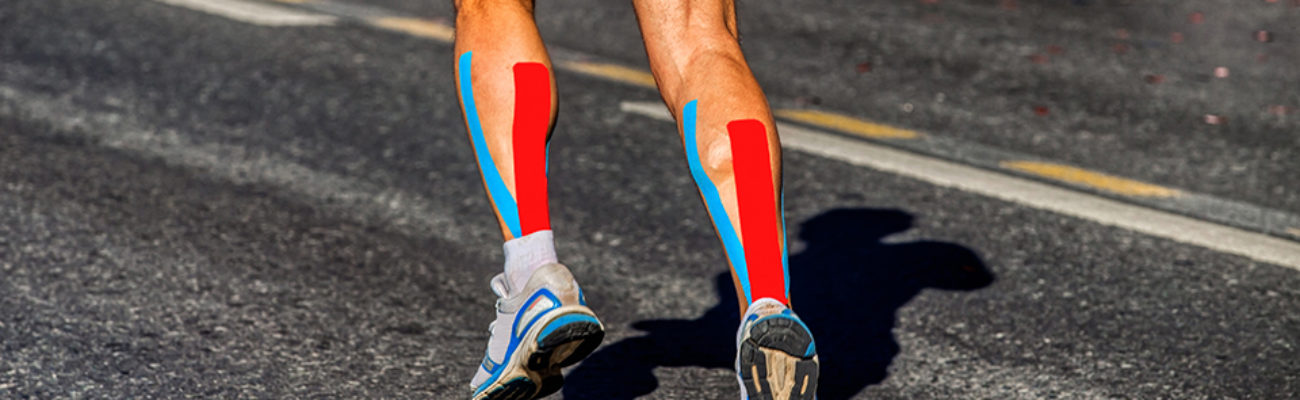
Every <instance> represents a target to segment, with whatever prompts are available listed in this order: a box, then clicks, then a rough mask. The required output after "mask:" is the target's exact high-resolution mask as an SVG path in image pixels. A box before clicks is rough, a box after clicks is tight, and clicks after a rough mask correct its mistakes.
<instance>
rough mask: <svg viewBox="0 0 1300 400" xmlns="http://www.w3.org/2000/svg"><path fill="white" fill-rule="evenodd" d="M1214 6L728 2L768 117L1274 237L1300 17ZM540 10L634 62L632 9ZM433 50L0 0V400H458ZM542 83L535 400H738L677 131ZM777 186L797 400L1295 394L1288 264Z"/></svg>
mask: <svg viewBox="0 0 1300 400" xmlns="http://www.w3.org/2000/svg"><path fill="white" fill-rule="evenodd" d="M214 1H215V0H214ZM1240 3H1242V4H1232V5H1227V4H1226V3H1223V2H1216V1H1209V0H1197V1H1166V2H1125V1H1082V0H1080V1H1072V2H1070V1H1040V2H1030V1H1022V2H1018V3H1017V2H1014V1H1011V2H1007V1H968V2H958V1H947V0H945V1H941V2H940V1H933V2H932V1H911V2H860V1H808V0H803V1H750V2H746V3H743V4H742V5H741V7H742V8H741V11H742V21H741V29H742V32H743V34H744V45H745V48H746V49H747V51H748V52H749V54H750V62H751V63H752V64H754V66H755V69H756V72H757V74H758V75H759V78H760V81H761V82H762V84H763V85H764V86H765V87H766V88H768V91H769V95H770V97H771V98H772V102H773V104H774V105H778V106H782V107H820V108H825V109H830V110H837V111H840V112H843V113H847V114H853V115H862V116H869V117H871V118H873V119H875V120H878V121H883V122H886V123H890V124H895V125H899V126H905V127H908V128H911V129H917V130H920V131H924V132H926V133H927V134H929V135H935V136H942V137H952V138H955V139H959V140H963V141H967V142H970V143H979V144H982V145H988V146H994V147H998V148H1003V149H1007V150H1010V151H1017V152H1022V153H1026V154H1033V155H1035V156H1039V157H1043V158H1048V159H1053V160H1060V161H1062V162H1067V163H1070V164H1074V165H1080V166H1084V167H1089V168H1093V169H1096V170H1099V171H1103V172H1107V173H1110V174H1115V175H1119V176H1125V177H1130V178H1134V179H1140V180H1143V181H1148V182H1155V183H1158V184H1162V185H1169V186H1171V187H1176V188H1179V189H1182V190H1188V191H1193V192H1198V193H1207V194H1210V195H1215V196H1219V197H1223V198H1227V199H1231V200H1235V201H1242V202H1248V203H1251V204H1258V205H1260V206H1264V207H1270V208H1273V209H1278V210H1283V211H1287V212H1300V184H1297V178H1296V177H1295V174H1296V171H1300V135H1297V134H1296V132H1297V131H1300V113H1296V112H1295V109H1296V107H1297V106H1300V91H1296V90H1294V88H1295V87H1296V85H1297V84H1300V74H1297V73H1296V72H1295V69H1294V66H1295V65H1296V64H1297V63H1298V62H1300V46H1296V42H1297V41H1300V32H1297V29H1298V28H1297V26H1300V23H1297V22H1298V21H1300V4H1293V2H1291V1H1289V0H1282V1H1278V2H1270V1H1266V0H1259V1H1249V2H1246V1H1242V2H1240ZM369 4H371V5H374V6H380V7H384V8H386V9H388V10H392V11H394V12H399V13H404V14H408V15H410V16H412V17H418V18H428V19H437V18H450V17H451V16H452V15H453V14H452V10H451V7H450V5H449V4H447V3H446V2H444V1H424V0H420V1H416V0H382V1H379V0H377V1H371V2H369ZM538 17H539V20H540V21H541V22H542V28H543V34H544V36H546V37H547V38H548V39H549V40H551V43H552V44H553V45H556V46H563V47H564V48H566V49H571V50H575V51H579V52H583V53H586V54H592V55H596V56H600V57H604V58H607V59H612V60H617V61H620V62H622V63H625V64H627V65H644V54H643V52H642V50H641V45H640V43H639V42H638V38H637V36H636V28H635V26H634V25H633V24H632V23H633V19H632V18H633V16H632V11H631V9H630V6H629V5H628V4H626V2H611V1H604V0H585V1H577V0H572V1H546V2H542V4H540V5H539V10H538ZM1261 30H1262V31H1269V32H1271V42H1269V41H1260V40H1257V35H1258V34H1257V31H1261ZM593 32H599V33H593ZM1175 33H1177V35H1175ZM1175 38H1176V39H1175ZM452 60H453V54H452V50H451V47H450V46H449V45H446V44H445V43H442V42H437V41H430V40H427V39H424V38H420V37H416V36H411V35H404V34H399V33H394V32H388V31H383V30H380V29H374V28H372V27H367V26H363V25H359V24H349V23H336V24H332V25H307V26H267V25H258V24H250V23H248V22H246V21H240V20H237V19H231V18H227V17H223V16H219V15H214V14H212V13H209V12H201V11H196V10H194V9H191V8H186V7H179V6H176V5H173V4H165V3H163V2H159V1H153V0H5V1H4V2H3V3H0V398H40V399H45V398H132V399H144V398H182V397H200V398H436V399H445V398H463V397H465V395H466V393H467V391H468V388H467V384H468V380H469V377H470V376H471V375H472V373H473V370H474V368H476V366H477V365H478V363H479V361H480V360H481V357H482V354H483V353H482V352H483V347H484V344H485V341H486V338H487V324H488V323H489V322H490V321H491V319H492V317H493V314H492V305H493V302H494V300H495V298H494V296H493V295H492V293H491V292H490V291H489V290H488V286H487V282H488V279H489V278H490V277H491V276H492V275H493V274H494V273H495V272H496V271H497V270H498V269H499V265H500V248H499V247H498V235H499V234H498V231H497V228H496V225H495V223H494V222H493V220H492V215H491V212H490V209H489V206H488V204H487V201H486V197H485V196H484V194H483V193H482V186H481V185H480V183H479V182H478V172H477V170H476V166H475V164H474V162H473V159H472V157H471V153H470V151H469V144H468V140H467V139H466V138H465V135H464V133H463V130H462V129H463V126H462V122H461V117H460V112H459V108H458V106H457V103H456V94H455V91H454V82H453V79H452V78H453V69H452V67H453V63H452ZM1216 67H1224V68H1227V69H1228V70H1229V71H1230V74H1229V76H1227V77H1222V78H1221V77H1216V76H1215V73H1216V71H1215V68H1216ZM1220 75H1222V74H1220ZM556 79H557V80H558V86H559V96H560V99H561V101H560V111H559V115H560V117H559V122H558V126H557V130H556V135H555V139H554V141H553V142H552V144H551V146H550V151H551V153H550V159H551V165H550V176H551V182H553V183H552V186H551V193H552V196H553V197H552V200H551V204H552V217H553V225H554V226H555V227H556V237H557V241H558V243H557V244H558V246H559V248H558V251H559V252H560V256H561V259H562V260H564V261H565V262H566V263H568V264H569V265H570V266H571V267H572V269H573V270H574V272H575V273H576V274H577V275H578V276H579V279H580V281H581V282H582V283H583V285H584V288H585V290H586V292H587V295H588V297H589V301H590V302H591V303H592V305H593V308H594V309H595V310H596V312H597V313H598V314H599V315H600V316H601V318H602V319H603V321H604V323H605V325H606V327H607V329H608V336H607V337H606V340H605V343H604V345H603V346H602V347H601V348H600V349H599V350H597V352H596V353H594V354H593V355H592V357H590V358H589V359H588V360H587V361H585V362H583V363H582V364H579V365H578V366H576V367H574V368H573V369H571V370H570V371H569V372H568V383H567V385H566V386H565V388H564V390H563V391H561V393H559V394H557V395H556V396H554V397H556V398H566V399H630V398H656V399H660V398H662V399H712V398H735V397H736V395H737V389H736V382H735V378H734V375H733V373H732V372H731V370H730V368H731V367H730V365H731V360H732V358H731V357H732V355H733V353H732V352H733V346H734V344H733V343H732V335H733V334H734V328H735V318H736V315H735V314H736V306H735V304H734V301H733V299H734V296H733V292H732V289H730V288H729V287H727V286H726V285H727V284H728V283H729V278H727V277H726V275H725V274H726V266H725V261H724V258H723V254H722V252H721V251H720V249H719V248H718V246H717V241H716V239H715V238H714V237H713V233H712V227H711V225H710V224H709V220H708V218H707V216H706V214H705V212H704V210H703V207H702V206H701V205H700V203H699V200H698V198H697V196H696V194H695V186H694V185H693V183H692V182H691V180H690V177H689V173H688V171H687V168H686V165H685V163H684V162H682V161H683V160H682V156H681V154H680V153H681V151H680V142H679V140H678V138H677V136H676V134H675V133H674V131H673V126H672V125H671V124H669V123H666V122H663V121H660V120H657V119H653V118H649V117H646V116H643V115H638V114H633V113H627V112H625V111H623V109H621V108H620V103H622V102H625V101H654V100H656V99H657V96H656V94H655V93H654V92H653V91H649V90H646V89H643V88H638V87H634V86H629V85H625V84H620V83H617V82H613V81H609V80H602V79H597V78H593V77H590V76H585V75H580V74H574V73H571V72H563V71H561V72H559V73H558V74H557V78H556ZM1206 114H1211V115H1215V116H1219V117H1223V120H1218V121H1217V122H1219V123H1217V124H1209V123H1206V120H1205V115H1206ZM785 168H786V173H785V183H786V192H785V199H786V205H787V208H786V216H787V220H788V224H789V228H790V238H791V240H790V242H791V260H790V266H791V278H792V281H793V288H792V291H793V295H792V297H793V299H794V301H795V307H796V309H797V310H799V312H800V314H801V315H803V316H804V317H805V318H806V320H807V321H808V322H809V325H810V326H811V327H812V330H813V332H814V334H815V336H816V338H817V340H818V347H819V350H820V353H821V357H822V361H823V364H822V369H823V373H822V380H821V386H822V388H821V392H820V394H819V397H820V398H821V399H824V400H839V399H850V398H872V399H955V398H961V399H967V398H970V399H1042V398H1058V399H1111V398H1114V399H1154V398H1176V399H1229V398H1231V399H1285V398H1297V397H1300V396H1297V395H1296V393H1300V363H1298V362H1297V361H1300V350H1298V349H1297V347H1300V313H1297V312H1296V310H1297V309H1300V271H1297V269H1296V266H1286V265H1275V264H1269V263H1263V262H1259V261H1255V260H1253V259H1251V258H1248V257H1242V256H1239V255H1232V254H1227V253H1224V252H1219V251H1215V250H1210V249H1208V248H1204V247H1199V246H1194V245H1190V244H1185V243H1183V242H1180V241H1177V240H1173V239H1170V238H1165V237H1155V236H1149V235H1146V234H1142V233H1137V232H1134V231H1130V230H1126V229H1122V228H1118V227H1114V226H1109V225H1104V224H1100V223H1096V222H1092V221H1090V220H1086V219H1080V218H1076V217H1072V216H1067V215H1063V214H1061V213H1056V212H1051V211H1046V210H1042V209H1038V208H1033V207H1028V206H1025V205H1022V204H1019V203H1016V202H1009V201H1005V200H999V199H995V198H992V197H986V196H983V195H979V194H975V193H971V192H969V191H964V190H960V189H957V188H953V187H946V186H940V185H934V184H931V183H927V182H926V181H923V180H917V179H913V178H909V177H903V176H899V175H896V174H891V173H887V172H883V171H880V170H875V169H871V168H864V167H862V166H859V165H854V164H851V163H847V162H843V161H839V160H834V159H828V158H824V157H820V156H817V155H814V154H810V153H807V152H800V151H788V152H786V164H785Z"/></svg>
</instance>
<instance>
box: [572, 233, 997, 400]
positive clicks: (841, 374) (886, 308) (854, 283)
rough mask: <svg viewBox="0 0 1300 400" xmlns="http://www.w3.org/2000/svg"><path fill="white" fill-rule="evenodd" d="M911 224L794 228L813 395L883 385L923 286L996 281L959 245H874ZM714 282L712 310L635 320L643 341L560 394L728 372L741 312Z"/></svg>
mask: <svg viewBox="0 0 1300 400" xmlns="http://www.w3.org/2000/svg"><path fill="white" fill-rule="evenodd" d="M911 226H912V215H911V214H908V213H905V212H902V211H898V210H881V209H836V210H831V211H828V212H826V213H823V214H821V215H818V216H817V217H814V218H812V219H810V220H808V221H806V222H804V223H803V224H802V225H801V228H800V231H799V232H800V233H799V239H800V240H802V241H803V242H804V243H806V244H807V248H806V249H805V250H804V251H802V252H800V253H799V254H795V255H793V256H791V257H790V281H791V287H790V291H791V298H792V299H793V301H794V308H795V310H796V311H797V312H798V313H799V315H800V317H802V318H803V319H804V320H805V322H807V323H808V325H809V327H810V329H812V331H813V336H814V338H815V339H816V340H817V349H818V354H819V357H820V358H821V371H822V372H821V379H820V381H819V382H820V383H819V384H820V388H819V390H818V397H819V398H821V399H823V400H840V399H847V398H850V397H852V396H853V395H855V394H857V393H858V392H860V391H862V389H864V388H866V387H867V386H868V385H871V384H875V383H879V382H880V381H882V380H884V379H885V375H886V367H888V366H889V363H890V362H891V361H893V359H894V356H895V355H897V354H898V343H897V342H896V341H895V340H894V336H893V333H892V329H893V327H894V321H895V314H896V313H897V311H898V308H899V307H902V306H903V305H904V304H907V302H908V301H909V300H911V299H912V297H913V296H916V294H917V293H919V292H920V291H921V289H925V288H938V289H946V290H975V289H979V288H982V287H985V286H987V285H988V284H990V283H992V282H993V275H992V273H990V272H989V271H988V270H987V269H986V268H985V267H984V263H983V262H982V261H981V260H980V258H979V256H978V255H976V254H975V252H974V251H972V250H970V249H968V248H966V247H963V246H961V245H958V244H954V243H946V242H933V241H917V242H906V243H882V242H881V239H883V238H884V237H886V236H889V235H892V234H895V233H899V232H903V231H906V230H908V229H910V228H911ZM716 283H717V285H716V290H717V294H718V304H717V305H716V306H714V307H713V308H711V309H709V310H708V311H707V312H705V313H704V315H703V316H701V317H700V318H698V319H694V320H647V321H640V322H636V323H633V324H632V327H633V328H636V329H638V330H641V331H644V332H645V335H642V336H636V337H631V338H627V339H624V340H622V341H619V342H616V343H611V344H608V345H606V346H604V347H601V348H600V350H598V351H596V352H595V353H593V354H592V355H591V357H589V358H588V359H587V360H586V361H584V362H583V363H582V364H580V365H579V366H578V367H577V368H575V369H574V370H573V371H572V372H570V373H569V375H568V377H567V379H566V383H565V385H564V397H565V398H566V399H632V398H636V397H640V396H643V395H646V394H649V393H651V392H653V391H654V390H655V388H656V387H658V386H659V384H658V381H657V380H656V379H655V377H654V374H653V371H654V369H655V368H658V367H679V366H699V367H707V368H724V369H728V370H730V369H732V368H733V367H732V365H733V357H734V356H735V347H736V345H735V339H734V337H735V330H736V325H737V321H739V320H740V317H739V311H738V307H737V305H736V301H735V290H734V289H732V287H731V286H732V283H731V276H730V275H729V274H725V273H724V274H720V275H719V276H718V277H717V279H716Z"/></svg>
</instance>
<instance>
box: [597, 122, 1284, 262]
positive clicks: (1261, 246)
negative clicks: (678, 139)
mask: <svg viewBox="0 0 1300 400" xmlns="http://www.w3.org/2000/svg"><path fill="white" fill-rule="evenodd" d="M621 108H622V109H623V111H625V112H631V113H637V114H641V115H646V116H649V117H653V118H657V119H661V120H665V121H672V120H673V119H672V115H670V114H669V113H668V109H666V108H664V106H663V104H662V103H659V102H623V103H622V104H621ZM777 126H778V127H779V129H780V130H781V145H782V147H785V148H789V149H793V150H798V151H802V152H805V153H809V154H813V155H817V156H821V157H825V158H830V159H835V160H840V161H845V162H848V163H850V164H854V165H860V166H864V167H869V168H872V169H877V170H880V171H885V172H890V173H894V174H898V175H903V176H907V177H910V178H915V179H920V180H923V181H926V182H930V183H933V184H936V185H939V186H945V187H951V188H956V189H960V190H964V191H967V192H972V193H977V194H981V195H985V196H989V197H994V198H998V199H1002V200H1007V201H1010V202H1013V203H1018V204H1023V205H1026V206H1029V207H1034V208H1038V209H1043V210H1048V211H1053V212H1057V213H1060V214H1065V215H1070V216H1074V217H1078V218H1083V219H1087V220H1091V221H1095V222H1100V223H1102V224H1106V225H1111V226H1117V227H1120V228H1124V229H1128V230H1132V231H1136V232H1141V233H1145V234H1148V235H1153V236H1159V237H1163V238H1167V239H1172V240H1176V241H1179V242H1183V243H1188V244H1192V245H1197V246H1201V247H1205V248H1208V249H1211V250H1216V251H1221V252H1224V253H1231V254H1236V255H1240V256H1243V257H1246V258H1250V259H1253V260H1256V261H1262V262H1267V263H1272V264H1277V265H1281V266H1284V267H1288V268H1292V269H1296V270H1300V243H1296V242H1291V241H1287V240H1283V239H1279V238H1275V237H1272V236H1268V235H1264V234H1259V233H1254V232H1249V231H1245V230H1241V229H1237V228H1232V227H1228V226H1223V225H1219V224H1215V223H1211V222H1205V221H1201V220H1198V219H1194V218H1188V217H1184V216H1181V215H1176V214H1171V213H1167V212H1164V211H1158V210H1154V209H1150V208H1145V207H1139V206H1135V205H1131V204H1127V203H1122V202H1118V201H1114V200H1110V199H1106V198H1102V197H1098V196H1093V195H1090V194H1086V193H1081V192H1075V191H1071V190H1067V189H1062V188H1059V187H1056V186H1052V185H1048V184H1044V183H1040V182H1035V181H1032V180H1028V179H1023V178H1018V177H1014V176H1010V175H1004V174H999V173H995V172H991V171H988V170H984V169H979V168H975V167H970V166H966V165H962V164H958V163H954V162H950V161H946V160H942V159H938V158H933V157H928V156H922V155H918V154H915V153H909V152H906V151H902V150H896V149H892V148H888V147H884V146H879V145H874V144H870V143H866V142H862V141H858V140H851V139H847V138H843V137H840V136H836V135H832V134H829V133H826V132H822V131H818V130H814V129H808V128H803V127H799V126H795V125H790V124H782V123H779V122H778V123H777Z"/></svg>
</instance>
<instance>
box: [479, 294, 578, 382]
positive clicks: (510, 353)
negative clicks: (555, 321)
mask: <svg viewBox="0 0 1300 400" xmlns="http://www.w3.org/2000/svg"><path fill="white" fill-rule="evenodd" d="M543 296H544V297H546V298H547V299H549V300H550V301H551V307H550V308H548V309H547V310H546V311H542V312H541V313H538V314H537V315H536V316H534V317H533V318H532V319H530V320H528V324H527V325H525V326H524V329H523V330H519V323H520V322H521V319H522V318H523V316H524V314H525V311H527V310H528V307H529V306H532V305H533V302H535V301H537V299H538V298H541V297H543ZM561 306H562V304H560V299H559V298H558V297H556V296H555V294H553V293H551V291H550V290H547V289H546V288H542V289H537V291H536V292H534V293H533V295H532V296H530V297H529V298H528V300H527V301H524V303H523V306H522V307H520V308H519V310H518V311H516V313H515V320H514V323H513V324H512V325H511V328H510V344H509V345H508V346H506V356H505V358H503V359H502V361H501V363H500V364H496V366H495V367H494V370H492V371H491V372H492V376H489V377H488V379H487V380H486V381H483V384H482V385H479V387H478V388H475V389H474V395H475V396H477V395H478V394H479V393H482V392H483V391H484V390H486V389H487V388H488V387H489V386H492V383H494V382H496V380H497V379H500V378H501V372H503V371H505V370H506V369H505V366H506V365H507V364H510V358H511V357H514V355H515V351H516V350H518V349H519V344H520V343H523V341H524V336H528V331H529V330H530V329H532V328H533V325H534V324H536V323H537V321H539V320H541V319H542V317H544V316H546V314H547V313H550V312H551V311H555V309H557V308H560V307H561ZM485 358H486V357H485ZM487 361H492V360H491V359H490V358H487ZM493 362H495V361H493Z"/></svg>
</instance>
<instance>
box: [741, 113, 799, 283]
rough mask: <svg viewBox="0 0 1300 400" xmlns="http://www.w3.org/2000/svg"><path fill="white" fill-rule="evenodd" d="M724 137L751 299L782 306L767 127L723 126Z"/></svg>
mask: <svg viewBox="0 0 1300 400" xmlns="http://www.w3.org/2000/svg"><path fill="white" fill-rule="evenodd" d="M727 134H728V137H729V138H730V139H731V157H732V166H733V168H734V170H735V173H736V201H737V205H736V208H737V209H738V210H739V213H740V236H741V240H742V241H743V242H744V246H745V264H746V266H747V267H748V269H749V284H750V291H751V293H752V298H753V299H755V300H757V299H760V298H763V297H771V298H773V299H777V300H779V301H781V302H782V303H785V302H787V300H786V297H785V270H784V268H783V265H782V262H781V236H780V233H779V232H780V231H779V230H778V226H779V225H778V224H779V223H778V220H777V218H779V217H778V215H780V213H779V210H777V207H776V188H775V183H774V182H773V176H772V161H771V155H770V154H769V153H768V149H767V128H766V127H764V126H763V123H762V122H759V121H758V120H753V119H745V120H736V121H731V122H729V123H727Z"/></svg>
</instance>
